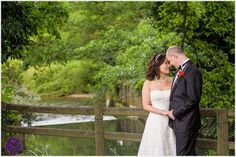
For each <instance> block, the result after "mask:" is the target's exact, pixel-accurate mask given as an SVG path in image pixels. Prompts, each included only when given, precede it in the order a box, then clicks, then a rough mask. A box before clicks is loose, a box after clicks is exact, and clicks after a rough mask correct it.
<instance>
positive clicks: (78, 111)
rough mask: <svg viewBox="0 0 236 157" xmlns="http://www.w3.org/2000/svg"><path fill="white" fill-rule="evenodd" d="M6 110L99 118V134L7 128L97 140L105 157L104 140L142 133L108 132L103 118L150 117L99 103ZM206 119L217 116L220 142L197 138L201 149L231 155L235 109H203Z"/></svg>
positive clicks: (128, 138) (134, 138) (98, 150)
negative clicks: (230, 138)
mask: <svg viewBox="0 0 236 157" xmlns="http://www.w3.org/2000/svg"><path fill="white" fill-rule="evenodd" d="M2 109H5V110H17V111H20V112H37V113H53V114H70V115H95V131H91V130H73V129H56V128H41V127H21V126H7V128H6V131H8V132H15V133H22V134H36V135H50V136H62V137H90V138H91V137H94V138H95V141H96V143H95V144H96V155H105V154H104V147H105V146H104V139H109V140H126V141H135V142H139V141H140V140H141V138H142V134H139V133H126V132H125V133H124V132H106V131H104V130H103V116H104V115H113V116H147V114H148V112H146V111H144V110H143V109H140V108H110V107H109V108H104V107H103V103H97V104H96V105H95V107H45V106H29V105H16V104H6V103H3V102H2ZM201 116H202V117H216V119H217V126H216V127H217V139H216V140H215V139H205V138H198V139H197V148H204V149H214V150H217V155H229V150H230V149H235V148H234V145H235V143H234V142H229V140H228V136H229V133H228V128H229V124H228V117H234V110H230V109H201Z"/></svg>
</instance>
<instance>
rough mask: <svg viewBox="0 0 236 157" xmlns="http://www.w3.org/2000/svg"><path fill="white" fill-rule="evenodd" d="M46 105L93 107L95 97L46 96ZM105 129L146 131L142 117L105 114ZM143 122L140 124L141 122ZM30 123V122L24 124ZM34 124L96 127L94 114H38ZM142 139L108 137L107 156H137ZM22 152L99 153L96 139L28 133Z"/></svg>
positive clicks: (62, 154) (42, 153)
mask: <svg viewBox="0 0 236 157" xmlns="http://www.w3.org/2000/svg"><path fill="white" fill-rule="evenodd" d="M37 105H43V106H70V107H72V106H73V107H76V106H93V104H92V102H91V99H76V98H44V99H42V100H41V101H40V102H39V103H38V104H37ZM103 119H104V131H114V132H142V128H143V126H144V121H143V120H142V119H140V120H138V118H133V119H130V118H126V117H113V116H104V117H103ZM138 123H139V124H138ZM22 125H23V126H27V125H28V123H26V122H25V123H22ZM30 125H31V126H37V127H47V128H63V129H77V130H95V124H94V116H88V115H62V114H41V113H40V114H39V113H37V114H35V119H34V120H32V121H31V122H30ZM138 147H139V142H129V141H119V140H117V141H116V140H105V155H136V154H137V152H138ZM21 155H49V156H51V155H59V156H64V155H96V148H95V138H72V137H59V136H44V135H31V134H25V135H24V152H23V153H22V154H21Z"/></svg>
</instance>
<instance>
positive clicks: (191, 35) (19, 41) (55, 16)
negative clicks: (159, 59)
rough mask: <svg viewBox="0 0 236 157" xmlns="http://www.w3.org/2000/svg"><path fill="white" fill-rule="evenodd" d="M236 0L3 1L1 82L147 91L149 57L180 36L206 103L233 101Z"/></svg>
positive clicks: (49, 91)
mask: <svg viewBox="0 0 236 157" xmlns="http://www.w3.org/2000/svg"><path fill="white" fill-rule="evenodd" d="M234 5H235V4H234V2H223V1H222V2H2V12H3V14H2V63H3V64H2V70H3V73H2V85H3V86H2V88H3V89H4V88H5V87H8V86H11V87H12V86H14V87H15V88H19V86H24V87H27V89H29V90H30V91H33V92H34V93H36V94H41V95H43V96H62V95H68V94H72V93H80V92H85V93H86V92H92V91H96V90H100V89H101V88H105V89H106V90H110V91H113V94H116V91H117V88H119V87H120V86H121V85H124V84H125V85H126V86H129V87H130V88H131V89H134V90H135V91H137V93H140V89H141V87H142V83H143V81H144V79H145V70H146V66H147V63H148V61H149V59H150V57H151V56H152V55H154V54H155V53H165V50H166V49H167V48H168V46H171V45H173V44H175V45H180V46H181V47H182V48H183V49H184V51H185V52H186V53H187V55H188V56H189V58H191V59H192V60H193V61H194V62H195V63H196V64H198V65H199V67H200V69H201V71H202V73H203V78H204V84H203V94H202V100H201V104H202V105H203V106H204V107H214V108H216V107H217V108H221V107H226V108H233V107H234V35H235V33H234V28H235V26H234V8H235V6H234ZM16 10H17V11H16ZM14 59H18V60H14ZM173 73H174V71H173ZM173 73H171V75H173ZM2 91H4V90H2Z"/></svg>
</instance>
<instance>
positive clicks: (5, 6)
mask: <svg viewBox="0 0 236 157" xmlns="http://www.w3.org/2000/svg"><path fill="white" fill-rule="evenodd" d="M1 7H2V18H1V19H2V31H1V32H2V39H3V40H2V52H3V53H2V60H1V61H2V63H4V62H5V61H7V59H8V58H22V56H23V55H24V54H23V52H22V50H23V49H24V48H25V47H26V46H27V45H29V44H30V43H32V42H33V40H32V39H30V37H31V36H33V35H36V36H38V37H40V36H41V34H42V33H48V34H50V35H53V36H55V37H57V38H59V37H60V35H59V31H58V29H59V28H60V26H61V25H63V23H64V22H65V21H66V18H67V16H68V12H67V10H66V7H65V5H64V3H57V2H17V1H16V2H2V5H1Z"/></svg>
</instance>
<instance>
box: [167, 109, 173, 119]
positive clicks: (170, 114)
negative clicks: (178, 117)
mask: <svg viewBox="0 0 236 157" xmlns="http://www.w3.org/2000/svg"><path fill="white" fill-rule="evenodd" d="M168 116H169V117H170V118H171V119H172V120H175V116H174V115H173V110H171V111H169V113H168Z"/></svg>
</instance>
